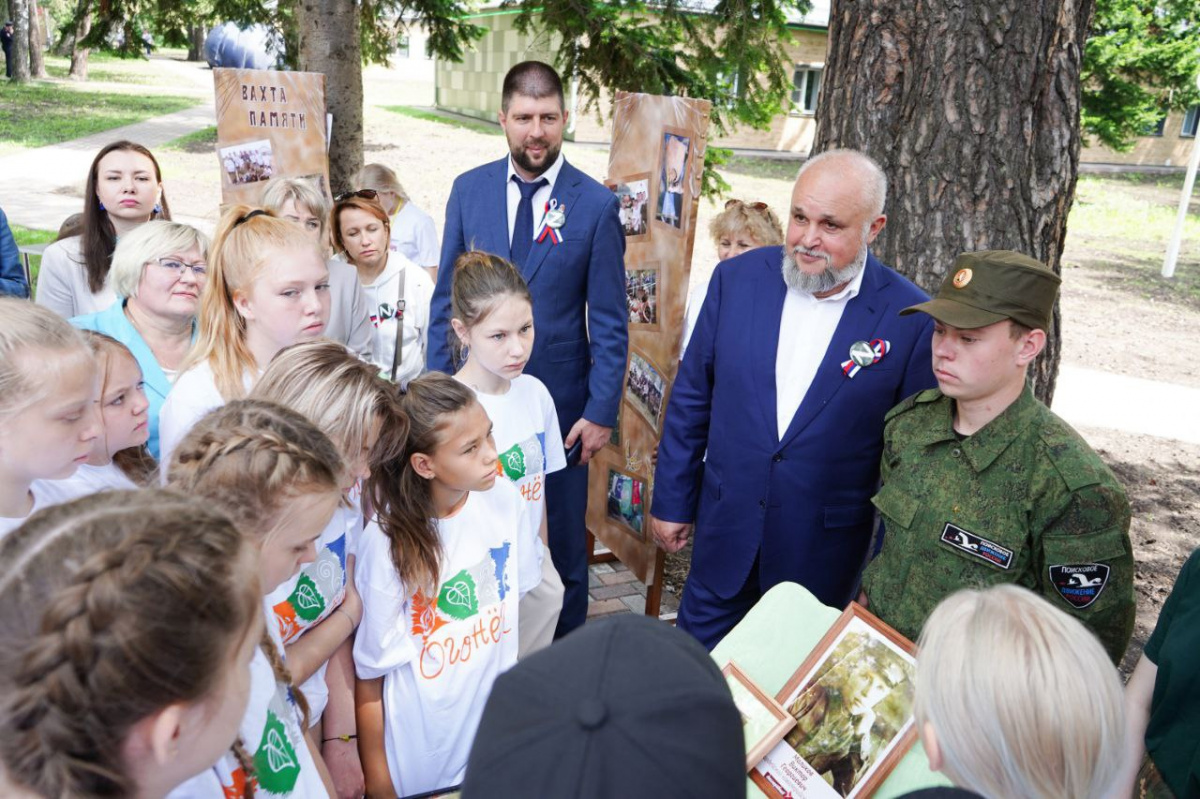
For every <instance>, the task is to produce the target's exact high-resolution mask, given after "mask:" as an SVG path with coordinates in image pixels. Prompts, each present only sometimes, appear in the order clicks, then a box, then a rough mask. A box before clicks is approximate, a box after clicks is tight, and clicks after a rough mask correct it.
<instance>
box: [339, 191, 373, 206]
mask: <svg viewBox="0 0 1200 799" xmlns="http://www.w3.org/2000/svg"><path fill="white" fill-rule="evenodd" d="M378 196H379V192H377V191H375V190H374V189H359V190H358V191H344V192H342V193H341V194H339V195H338V196H336V197H334V198H333V201H334V202H335V203H340V202H341V201H342V200H349V199H350V198H351V197H362V198H363V199H364V200H374V199H375V198H376V197H378Z"/></svg>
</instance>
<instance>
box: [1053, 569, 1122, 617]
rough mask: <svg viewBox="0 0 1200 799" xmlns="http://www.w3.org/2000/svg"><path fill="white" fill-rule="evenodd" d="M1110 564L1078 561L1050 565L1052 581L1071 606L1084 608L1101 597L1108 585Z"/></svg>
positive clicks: (1059, 593) (1056, 589) (1079, 608)
mask: <svg viewBox="0 0 1200 799" xmlns="http://www.w3.org/2000/svg"><path fill="white" fill-rule="evenodd" d="M1108 573H1109V568H1108V566H1106V565H1104V564H1103V563H1076V564H1063V565H1053V566H1051V567H1050V583H1051V585H1053V586H1054V590H1055V591H1057V592H1058V595H1059V596H1061V597H1062V598H1063V599H1065V600H1066V601H1067V604H1069V605H1071V607H1074V608H1077V609H1078V610H1083V609H1084V608H1086V607H1087V606H1088V605H1090V604H1092V603H1093V602H1095V601H1096V600H1097V599H1099V598H1100V592H1101V591H1103V590H1104V586H1106V585H1108Z"/></svg>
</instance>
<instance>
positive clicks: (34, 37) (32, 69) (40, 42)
mask: <svg viewBox="0 0 1200 799" xmlns="http://www.w3.org/2000/svg"><path fill="white" fill-rule="evenodd" d="M40 16H41V15H39V14H38V4H37V0H29V74H30V77H34V78H45V77H47V75H46V40H45V38H43V36H42V21H41V19H40Z"/></svg>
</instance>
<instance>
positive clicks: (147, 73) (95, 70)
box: [46, 50, 187, 86]
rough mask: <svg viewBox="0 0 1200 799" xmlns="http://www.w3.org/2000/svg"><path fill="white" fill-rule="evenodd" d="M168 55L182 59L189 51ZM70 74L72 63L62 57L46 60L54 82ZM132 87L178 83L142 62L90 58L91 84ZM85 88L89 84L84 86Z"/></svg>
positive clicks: (99, 56)
mask: <svg viewBox="0 0 1200 799" xmlns="http://www.w3.org/2000/svg"><path fill="white" fill-rule="evenodd" d="M165 52H166V53H167V54H169V55H173V56H174V55H176V54H177V56H178V57H179V58H180V59H182V58H186V57H187V51H186V50H179V51H175V50H167V51H165ZM70 70H71V59H69V58H63V57H61V56H55V55H47V56H46V72H47V74H49V75H50V77H52V78H66V77H67V76H68V75H67V73H68V72H70ZM95 82H101V83H129V84H137V85H140V86H171V85H174V84H175V83H176V82H177V78H176V76H175V75H173V74H171V73H170V72H167V71H164V70H161V69H155V68H154V64H153V63H152V62H150V61H147V60H145V59H143V58H121V57H120V56H117V55H113V54H112V53H105V52H97V51H95V50H93V51H92V52H91V53H90V54H89V55H88V83H95ZM83 85H86V84H83Z"/></svg>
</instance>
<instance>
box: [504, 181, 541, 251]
mask: <svg viewBox="0 0 1200 799" xmlns="http://www.w3.org/2000/svg"><path fill="white" fill-rule="evenodd" d="M512 180H513V182H514V183H516V184H517V189H518V190H520V192H521V202H520V203H518V204H517V221H516V222H514V223H513V233H512V244H511V245H509V248H508V249H509V255H510V258H509V260H511V261H512V262H513V263H514V264H515V265H516V267H517V268H518V269H520V268H521V267H523V266H525V261H526V259H527V258H529V248H530V247H532V246H533V195H534V194H536V193H537V190H538V189H540V188H541V187H542V186H545V185H548V184H549V183H550V181H548V180H546V179H545V178H541V179H539V180H535V181H534V182H533V183H526V182H525V181H523V180H521V178H519V177H517V176H516V175H513V176H512Z"/></svg>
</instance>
